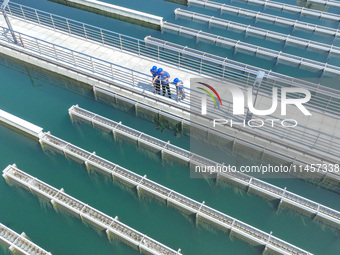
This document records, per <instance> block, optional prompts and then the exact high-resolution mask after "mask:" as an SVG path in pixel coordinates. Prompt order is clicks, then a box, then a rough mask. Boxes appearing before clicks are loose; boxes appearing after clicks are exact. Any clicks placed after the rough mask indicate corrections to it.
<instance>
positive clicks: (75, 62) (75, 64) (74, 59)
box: [71, 50, 77, 66]
mask: <svg viewBox="0 0 340 255" xmlns="http://www.w3.org/2000/svg"><path fill="white" fill-rule="evenodd" d="M71 52H72V57H73V62H74V66H77V61H76V58H75V56H74V52H73V50H72V51H71Z"/></svg>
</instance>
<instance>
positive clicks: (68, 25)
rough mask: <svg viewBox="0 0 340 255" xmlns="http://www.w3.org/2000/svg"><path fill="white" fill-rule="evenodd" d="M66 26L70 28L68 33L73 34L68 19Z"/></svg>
mask: <svg viewBox="0 0 340 255" xmlns="http://www.w3.org/2000/svg"><path fill="white" fill-rule="evenodd" d="M66 24H67V28H68V33H69V34H71V28H70V24H69V23H68V19H66Z"/></svg>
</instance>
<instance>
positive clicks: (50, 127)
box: [0, 0, 340, 255]
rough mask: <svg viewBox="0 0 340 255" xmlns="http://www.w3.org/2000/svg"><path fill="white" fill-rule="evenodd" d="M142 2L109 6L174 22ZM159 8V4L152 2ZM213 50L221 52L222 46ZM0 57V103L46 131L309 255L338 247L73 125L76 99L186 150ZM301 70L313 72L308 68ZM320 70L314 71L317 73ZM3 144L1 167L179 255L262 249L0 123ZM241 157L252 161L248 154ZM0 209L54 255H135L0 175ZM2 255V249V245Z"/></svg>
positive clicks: (233, 194)
mask: <svg viewBox="0 0 340 255" xmlns="http://www.w3.org/2000/svg"><path fill="white" fill-rule="evenodd" d="M18 2H20V3H23V4H25V5H28V4H29V5H30V6H33V7H37V8H39V9H43V10H47V11H51V12H53V13H59V14H60V15H63V16H67V17H71V18H74V19H77V20H82V21H84V22H86V23H90V24H94V25H97V26H101V27H105V28H108V29H111V30H114V31H117V32H121V33H124V34H129V35H132V36H135V37H138V38H143V37H144V36H146V35H149V34H151V35H153V36H156V37H161V38H166V39H168V38H169V39H171V41H174V42H177V43H182V44H190V43H191V44H192V45H193V47H197V48H202V49H204V50H208V49H209V48H211V47H210V46H209V45H208V44H203V43H201V42H199V43H198V44H196V43H195V40H192V39H184V38H181V37H178V36H176V35H173V34H169V33H160V32H157V31H154V30H151V29H147V28H144V27H139V26H135V25H131V24H127V23H124V22H121V21H117V20H113V19H109V18H105V17H101V16H98V15H95V14H91V13H86V15H84V12H82V11H79V10H75V9H73V8H69V7H66V6H62V5H58V4H55V3H52V2H48V1H43V0H37V1H32V2H28V1H18ZM143 2H145V3H146V4H145V5H143V7H141V6H140V4H139V2H138V1H132V0H130V1H122V0H121V1H114V3H116V4H120V5H122V6H126V7H130V8H135V9H138V8H146V9H149V10H150V13H153V14H157V13H154V12H155V11H158V12H159V13H160V14H158V15H161V16H164V17H166V18H165V20H168V21H171V22H173V21H174V20H171V19H174V15H173V13H172V12H173V9H174V8H177V7H181V8H184V6H180V5H177V4H173V3H169V2H165V1H159V0H153V1H151V0H148V1H143ZM137 3H138V4H137ZM158 5H161V6H162V8H159V7H158V8H157V6H158ZM189 8H194V7H193V6H191V7H189ZM141 10H143V9H141ZM151 10H152V11H151ZM207 13H208V11H207ZM178 22H179V20H178ZM256 24H257V25H258V24H260V23H259V22H258V23H256ZM193 25H194V24H193ZM267 25H268V26H269V25H270V24H267ZM136 28H138V29H136ZM211 29H214V28H211ZM213 31H214V32H215V31H218V30H217V29H215V30H213ZM235 36H236V35H235ZM240 36H242V35H240ZM248 39H249V40H255V39H252V38H248ZM213 49H214V51H218V52H220V51H222V49H219V48H213ZM287 50H293V49H290V48H288V49H287ZM221 54H222V53H221ZM223 54H225V55H226V56H230V57H233V54H232V51H230V50H228V49H223ZM235 57H237V58H239V59H240V60H244V61H249V62H251V63H253V64H257V63H258V62H260V61H258V60H256V58H254V57H250V56H249V55H247V54H243V53H238V54H237V55H236V56H235ZM321 57H322V56H321ZM0 59H1V61H0V64H1V65H0V74H1V76H0V82H1V87H0V109H3V110H5V111H8V112H10V113H12V114H14V115H17V116H19V117H21V118H23V119H25V120H28V121H30V122H32V123H34V124H36V125H39V126H41V127H43V128H44V131H51V133H52V134H54V135H56V136H58V137H60V138H62V139H65V140H66V141H69V142H71V143H73V144H75V145H77V146H80V147H82V148H84V149H86V150H89V151H96V152H97V154H98V155H99V156H102V157H104V158H106V159H108V160H110V161H112V162H114V163H117V164H119V165H121V166H123V167H125V168H128V169H130V170H132V171H134V172H136V173H138V174H141V175H144V174H147V176H148V178H149V179H151V180H154V181H156V182H158V183H160V184H162V185H165V186H167V187H169V188H171V189H174V190H176V191H178V192H181V193H183V194H184V195H187V196H189V197H191V198H193V199H195V200H197V201H203V200H204V201H206V204H207V205H209V206H212V207H213V208H215V209H218V210H220V211H222V212H224V213H226V214H228V215H230V216H233V217H236V218H237V219H240V220H242V221H245V222H246V223H248V224H251V225H253V226H255V227H258V228H259V229H261V230H263V231H266V232H269V231H273V234H274V235H275V236H277V237H279V238H282V239H283V240H285V241H288V242H291V243H293V244H294V245H297V246H299V247H301V248H303V249H306V250H308V251H310V252H312V253H314V254H321V255H324V254H327V255H328V254H330V255H332V254H334V255H335V254H338V253H339V250H340V242H339V239H340V233H339V231H335V230H332V229H330V228H329V227H326V226H324V225H322V224H319V223H316V222H313V221H312V220H311V219H308V218H305V217H303V216H301V215H299V214H296V213H294V212H292V211H290V210H282V209H279V210H278V209H277V205H276V204H272V203H270V202H267V201H265V200H263V199H261V198H258V197H256V196H253V195H251V194H247V193H246V192H243V191H240V190H239V189H237V188H234V187H233V186H228V185H221V184H218V185H216V184H215V183H214V182H213V180H203V179H190V173H189V169H188V168H186V167H184V166H182V165H177V164H168V163H164V162H162V161H161V159H160V157H159V156H158V155H155V154H152V153H149V152H147V151H144V150H141V149H138V148H137V147H136V146H135V145H132V144H129V143H124V142H114V141H113V138H112V137H111V135H109V134H106V133H103V132H101V131H98V130H95V129H93V128H92V127H90V126H87V125H78V124H77V125H73V124H72V123H71V121H70V119H69V116H68V112H67V110H68V108H69V107H70V106H71V105H73V104H79V105H80V106H81V107H83V108H85V109H88V110H90V111H93V112H96V113H98V114H100V115H103V116H105V117H108V118H110V119H113V120H116V121H122V122H123V123H124V124H126V125H128V126H131V127H133V128H136V129H138V130H141V131H143V132H146V133H148V134H150V135H152V136H155V137H158V138H160V139H162V140H165V141H168V140H169V141H171V143H173V144H175V145H178V146H181V147H183V148H186V149H189V146H190V139H189V138H188V137H186V136H183V135H181V134H178V133H175V132H174V131H172V130H168V129H163V128H161V127H159V125H158V124H156V123H152V122H149V121H146V120H143V119H140V118H137V117H135V116H134V115H133V114H130V113H126V112H122V111H120V110H118V109H114V108H112V107H109V106H107V105H104V104H102V103H100V102H96V101H95V100H94V99H93V95H92V93H91V92H89V91H86V90H84V89H81V88H79V87H78V84H77V83H76V82H71V81H69V80H65V79H62V78H61V77H57V76H54V75H52V74H50V73H44V72H42V71H39V69H34V68H32V67H27V66H23V65H21V64H18V63H16V62H12V61H11V60H9V59H3V58H2V57H1V58H0ZM263 62H264V64H263V65H264V66H265V67H268V68H269V69H270V68H271V67H272V66H273V63H271V62H270V61H268V62H265V61H263ZM261 64H262V63H261ZM277 68H278V69H280V70H281V69H283V70H282V71H283V72H290V73H291V74H294V75H295V76H298V75H299V74H300V75H301V73H300V72H298V71H296V70H294V68H290V67H289V66H284V65H279V66H278V67H277ZM28 72H29V74H28ZM303 75H304V76H305V77H313V73H311V72H306V73H305V74H303ZM317 75H318V74H317ZM317 75H315V74H314V77H315V76H317ZM65 87H68V89H66V88H65ZM0 141H1V142H0V153H1V154H0V155H1V157H0V169H4V168H5V167H6V166H7V165H8V164H12V163H16V164H17V165H18V167H19V168H21V169H22V170H24V171H26V172H28V173H29V174H31V175H33V176H35V177H37V178H39V179H41V180H42V181H45V182H47V183H49V184H51V185H53V186H55V187H56V188H61V187H63V188H64V189H65V191H66V192H67V193H68V194H70V195H72V196H74V197H76V198H77V199H80V200H81V201H83V202H85V203H88V204H89V205H91V206H93V207H95V208H97V209H99V210H101V211H103V212H105V213H107V214H108V215H110V216H116V215H118V216H119V218H120V220H121V221H122V222H123V223H125V224H128V225H129V226H131V227H133V228H135V229H137V230H139V231H141V232H143V233H145V234H147V235H148V236H150V237H152V238H154V239H156V240H158V241H160V242H162V243H164V244H165V245H168V246H170V247H171V248H174V249H178V248H181V249H182V252H183V254H190V255H191V254H192V255H196V254H217V255H218V254H240V255H243V254H261V253H262V251H261V250H259V249H257V248H254V247H251V246H249V245H248V244H246V243H244V242H242V241H240V240H238V239H235V238H231V239H230V237H229V236H228V235H226V234H225V233H222V232H219V231H216V230H214V229H210V228H207V227H204V226H201V225H199V226H196V224H195V222H194V217H189V216H186V215H182V214H181V213H180V212H179V211H176V210H175V209H173V208H168V207H166V206H165V205H161V204H158V203H157V202H156V201H155V200H150V199H139V198H138V197H137V194H136V192H135V191H134V190H127V189H126V188H122V187H121V186H119V185H117V184H115V183H113V182H111V181H110V180H107V179H105V178H104V177H102V176H93V175H88V174H87V172H86V170H85V168H84V167H83V166H81V165H78V164H76V163H74V162H73V161H70V160H67V159H66V158H64V157H63V156H61V155H58V154H53V153H51V152H49V153H45V152H43V150H42V149H41V147H40V146H39V144H37V143H35V142H33V141H32V140H30V139H28V138H26V137H25V136H23V135H20V134H17V133H15V132H13V131H12V130H9V129H7V128H5V127H3V126H0ZM246 158H247V155H244V158H237V157H235V156H233V155H226V160H227V161H228V162H229V163H231V164H240V162H244V161H243V160H246ZM247 162H248V163H249V164H251V163H252V162H251V161H249V160H248V161H247ZM266 181H268V182H270V183H273V184H275V185H278V186H280V187H287V189H288V190H290V191H293V192H296V193H297V194H299V195H302V196H305V197H307V198H310V199H312V200H315V201H317V202H321V203H323V204H325V205H327V206H330V207H332V208H334V209H337V210H340V203H339V196H338V195H337V194H335V193H333V192H330V191H327V190H325V189H322V188H317V187H315V186H313V185H311V184H308V183H305V182H303V181H300V180H295V179H269V180H266ZM0 205H1V207H0V222H2V223H4V224H5V225H7V226H9V227H10V228H12V229H14V230H15V231H17V232H20V233H21V232H22V231H24V232H25V233H26V234H28V236H29V237H30V238H31V239H32V240H33V241H34V242H36V243H37V244H39V245H41V246H42V247H43V248H45V249H46V250H48V251H51V252H52V253H53V254H57V255H58V254H61V255H64V254H65V255H68V254H70V255H71V254H72V255H73V254H82V255H83V254H124V255H125V254H138V252H137V251H135V250H133V249H132V248H130V247H128V246H126V245H124V244H122V243H119V242H117V243H113V244H112V243H109V242H108V241H107V239H106V238H105V236H104V234H103V233H99V235H98V233H96V231H93V229H90V228H88V227H87V226H85V225H84V224H83V223H82V222H80V221H79V220H78V219H75V218H72V217H69V216H65V215H62V214H57V213H55V212H54V211H53V210H52V209H51V207H49V206H46V204H41V203H40V202H39V201H38V199H37V198H36V197H34V196H33V195H30V194H29V193H28V192H27V191H25V190H23V189H17V188H13V187H9V186H8V185H7V184H6V182H5V181H4V179H3V178H1V179H0ZM0 254H6V253H5V251H4V250H0Z"/></svg>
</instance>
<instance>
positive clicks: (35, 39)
mask: <svg viewBox="0 0 340 255" xmlns="http://www.w3.org/2000/svg"><path fill="white" fill-rule="evenodd" d="M35 42H36V44H37V47H38V51H39V53H40V54H41V51H40V46H39V42H38V40H37V39H35Z"/></svg>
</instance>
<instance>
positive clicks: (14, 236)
mask: <svg viewBox="0 0 340 255" xmlns="http://www.w3.org/2000/svg"><path fill="white" fill-rule="evenodd" d="M0 241H2V242H3V243H5V244H6V245H7V246H9V248H10V250H11V254H17V253H20V254H24V255H35V254H39V255H52V254H51V253H50V252H47V251H45V250H44V249H42V248H40V247H39V246H38V245H36V244H35V243H33V242H32V241H30V240H29V239H28V238H27V237H26V235H25V233H22V234H21V235H19V234H18V233H16V232H14V231H13V230H12V229H10V228H8V227H6V226H5V225H3V224H1V223H0ZM0 244H1V243H0Z"/></svg>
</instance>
